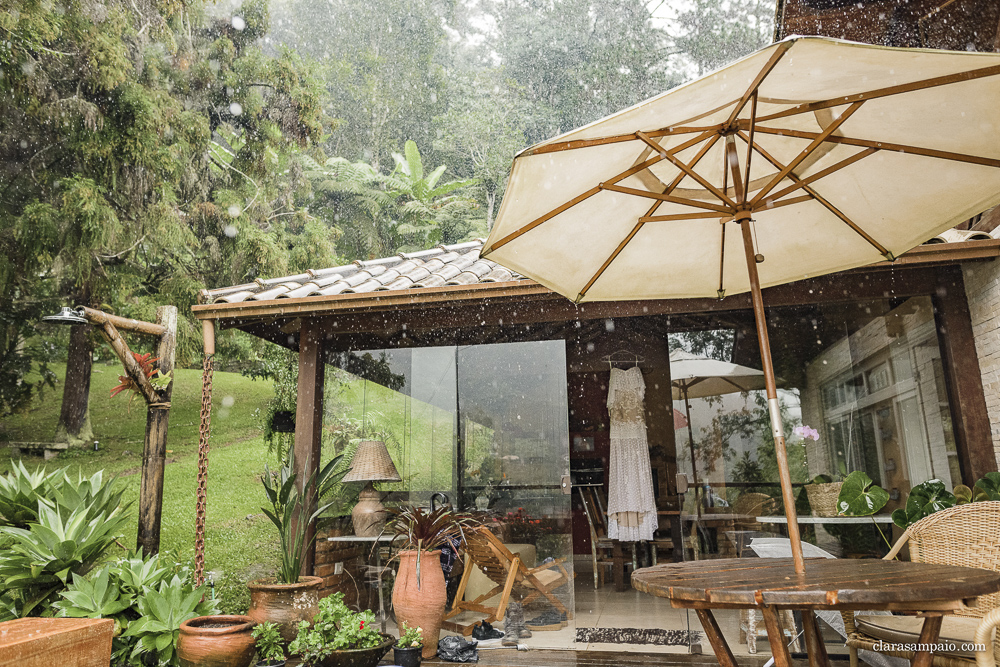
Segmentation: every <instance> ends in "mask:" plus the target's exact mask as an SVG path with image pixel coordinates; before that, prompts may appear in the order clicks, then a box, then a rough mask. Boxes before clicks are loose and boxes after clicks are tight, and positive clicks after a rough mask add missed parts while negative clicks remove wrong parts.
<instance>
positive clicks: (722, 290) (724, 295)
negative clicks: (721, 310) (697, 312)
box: [718, 289, 726, 301]
mask: <svg viewBox="0 0 1000 667" xmlns="http://www.w3.org/2000/svg"><path fill="white" fill-rule="evenodd" d="M718 295H719V301H722V300H723V299H725V298H726V290H724V289H720V290H719V291H718Z"/></svg>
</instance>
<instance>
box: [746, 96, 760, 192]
mask: <svg viewBox="0 0 1000 667" xmlns="http://www.w3.org/2000/svg"><path fill="white" fill-rule="evenodd" d="M757 97H758V95H757V91H756V90H755V91H753V102H752V103H751V105H750V143H749V144H747V167H746V169H747V171H746V176H745V177H744V178H743V201H746V200H747V197H749V196H750V160H751V159H752V158H753V149H752V148H750V146H751V144H753V133H754V127H755V126H756V125H757Z"/></svg>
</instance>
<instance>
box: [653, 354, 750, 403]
mask: <svg viewBox="0 0 1000 667" xmlns="http://www.w3.org/2000/svg"><path fill="white" fill-rule="evenodd" d="M670 384H671V385H673V397H674V400H675V401H679V400H686V399H689V398H706V397H708V396H721V395H722V394H732V393H735V392H738V391H754V390H755V389H763V388H764V384H765V383H764V372H763V371H758V370H757V369H755V368H747V367H746V366H740V365H739V364H732V363H729V362H728V361H719V360H718V359H710V358H708V357H701V356H698V355H697V354H691V353H690V352H685V351H684V350H674V351H673V352H671V353H670Z"/></svg>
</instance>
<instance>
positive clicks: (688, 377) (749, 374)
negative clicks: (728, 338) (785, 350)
mask: <svg viewBox="0 0 1000 667" xmlns="http://www.w3.org/2000/svg"><path fill="white" fill-rule="evenodd" d="M670 384H671V387H672V390H671V391H672V393H673V399H674V400H675V401H679V400H682V401H684V414H685V416H686V419H685V421H686V422H687V432H688V447H690V449H691V470H692V471H693V473H694V486H695V494H697V492H698V491H697V490H698V460H697V457H696V456H695V451H694V431H693V430H692V428H691V404H690V402H689V400H690V399H692V398H708V397H709V396H722V395H723V394H734V393H736V392H744V391H754V390H756V389H764V388H765V382H764V373H763V371H759V370H757V369H755V368H748V367H746V366H740V365H739V364H734V363H731V362H728V361H722V360H719V359H712V358H710V357H702V356H699V355H697V354H691V353H690V352H687V351H685V350H674V351H673V352H671V353H670ZM695 498H697V495H696V496H695Z"/></svg>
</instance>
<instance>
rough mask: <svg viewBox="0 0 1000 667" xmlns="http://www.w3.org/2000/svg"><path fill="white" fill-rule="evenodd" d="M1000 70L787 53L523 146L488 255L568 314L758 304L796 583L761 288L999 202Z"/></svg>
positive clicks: (845, 48) (907, 58)
mask: <svg viewBox="0 0 1000 667" xmlns="http://www.w3.org/2000/svg"><path fill="white" fill-rule="evenodd" d="M998 75H1000V54H995V53H964V52H962V53H959V52H949V51H933V50H921V49H892V48H886V47H880V46H871V45H865V44H855V43H851V42H843V41H838V40H831V39H825V38H789V39H786V40H784V41H782V42H778V43H776V44H772V45H771V46H768V47H767V48H765V49H762V50H760V51H758V52H757V53H754V54H752V55H750V56H747V57H746V58H744V59H742V60H740V61H738V62H736V63H733V64H731V65H729V66H727V67H725V68H723V69H720V70H718V71H716V72H713V73H712V74H709V75H707V76H704V77H701V78H700V79H697V80H695V81H692V82H690V83H688V84H685V85H683V86H680V87H678V88H675V89H673V90H670V91H668V92H666V93H664V94H662V95H659V96H657V97H654V98H652V99H649V100H646V101H645V102H642V103H640V104H637V105H636V106H634V107H632V108H630V109H626V110H625V111H622V112H620V113H617V114H614V115H612V116H609V117H607V118H605V119H603V120H599V121H597V122H594V123H591V124H590V125H586V126H584V127H582V128H579V129H576V130H573V131H571V132H569V133H567V134H564V135H562V136H560V137H556V138H554V139H551V140H549V141H545V142H543V143H541V144H538V145H535V146H533V147H531V148H528V149H526V150H524V151H522V152H521V153H520V154H518V156H517V157H516V158H515V160H514V166H513V168H512V170H511V175H510V179H509V182H508V186H507V191H506V193H505V195H504V200H503V204H502V206H501V207H500V212H499V214H498V216H497V220H496V223H495V225H494V227H493V230H492V231H491V232H490V236H489V238H488V239H487V241H486V243H485V244H484V247H483V251H482V256H483V257H489V258H490V259H492V260H494V261H496V262H499V263H500V264H502V265H504V266H506V267H508V268H511V269H513V270H516V271H519V272H520V273H522V274H524V275H527V276H530V277H532V278H534V279H535V280H537V281H538V282H540V283H541V284H543V285H545V286H547V287H549V288H551V289H553V290H555V291H556V292H558V293H560V294H563V295H565V296H567V297H569V298H570V299H573V300H575V301H577V302H581V301H616V300H624V299H676V298H688V297H706V296H718V297H719V298H722V297H723V296H725V295H726V294H734V293H739V292H746V291H749V292H750V294H751V298H752V302H753V308H754V316H755V320H756V323H757V333H758V340H759V343H760V349H761V365H762V368H763V371H764V376H765V379H766V381H767V397H768V408H769V412H770V417H771V426H772V435H773V436H774V441H775V453H776V455H777V460H778V471H779V474H780V477H781V491H782V497H783V500H784V507H785V514H786V516H787V517H788V533H789V538H790V539H791V546H792V554H793V557H794V560H795V567H796V570H797V571H798V572H800V573H801V572H804V571H805V566H804V562H803V560H802V545H801V541H800V539H799V531H798V524H797V523H796V521H795V502H794V497H793V495H792V485H791V478H790V476H789V473H788V460H787V454H786V451H785V440H784V436H783V434H782V425H781V415H780V412H779V410H778V398H777V386H776V384H775V382H774V369H773V366H772V363H771V352H770V344H769V342H768V336H767V325H766V322H765V318H764V303H763V299H762V297H761V291H760V290H761V287H762V286H763V287H768V286H771V285H778V284H782V283H786V282H790V281H794V280H799V279H802V278H806V277H809V276H816V275H822V274H826V273H831V272H835V271H841V270H846V269H849V268H852V267H856V266H861V265H865V264H870V263H872V262H877V261H880V260H882V259H889V260H892V259H894V258H895V257H897V256H899V255H900V254H901V253H903V252H905V251H906V250H909V249H910V248H912V247H914V246H916V245H918V244H920V243H921V242H923V241H925V240H926V239H928V238H930V237H932V236H935V235H936V234H938V233H940V232H942V231H944V230H945V229H948V228H949V227H953V226H954V225H955V224H957V223H959V222H962V221H964V220H967V219H968V218H970V217H971V216H973V215H975V214H977V213H981V212H982V211H985V210H986V209H988V208H989V207H991V206H994V205H996V204H998V203H1000V113H997V108H998V105H1000V76H998ZM765 259H766V261H765ZM758 265H759V267H758Z"/></svg>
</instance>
